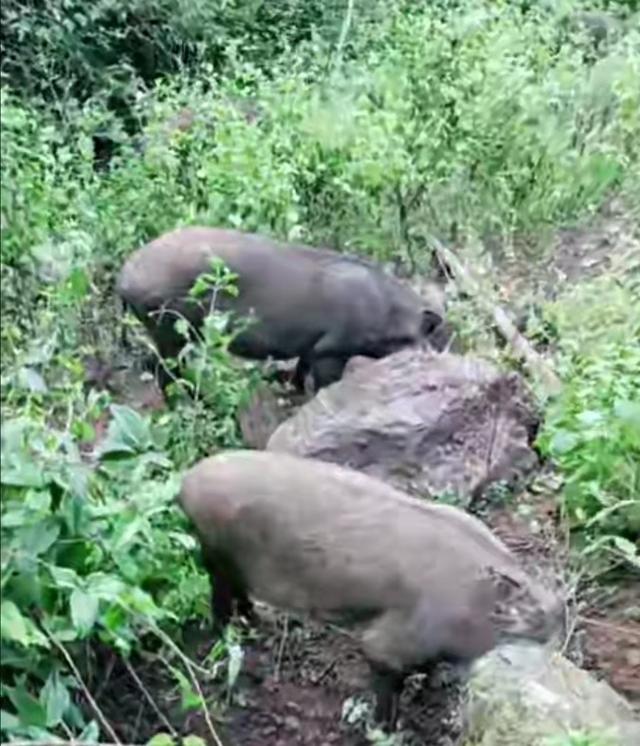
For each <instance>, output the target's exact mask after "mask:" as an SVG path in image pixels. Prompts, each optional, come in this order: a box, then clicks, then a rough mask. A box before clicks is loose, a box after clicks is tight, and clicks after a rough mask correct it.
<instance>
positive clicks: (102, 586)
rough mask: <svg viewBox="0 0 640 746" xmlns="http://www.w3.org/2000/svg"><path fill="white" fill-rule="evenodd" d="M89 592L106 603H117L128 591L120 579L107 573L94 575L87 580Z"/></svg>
mask: <svg viewBox="0 0 640 746" xmlns="http://www.w3.org/2000/svg"><path fill="white" fill-rule="evenodd" d="M86 583H87V592H89V593H91V594H92V595H94V596H95V597H96V598H101V599H104V600H105V601H116V600H117V599H118V598H119V597H120V596H121V595H122V593H124V591H125V589H126V585H125V584H124V583H123V582H122V580H120V578H117V577H115V576H114V575H107V574H106V573H92V574H91V575H89V577H87V578H86Z"/></svg>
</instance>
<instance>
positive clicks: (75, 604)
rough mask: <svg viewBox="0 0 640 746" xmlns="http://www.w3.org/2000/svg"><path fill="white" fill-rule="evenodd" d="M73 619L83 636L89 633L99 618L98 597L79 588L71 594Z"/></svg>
mask: <svg viewBox="0 0 640 746" xmlns="http://www.w3.org/2000/svg"><path fill="white" fill-rule="evenodd" d="M69 603H70V605H71V620H72V622H73V624H74V626H75V628H76V629H77V630H78V632H79V633H80V635H81V636H85V635H87V634H88V633H89V632H90V631H91V630H92V629H93V625H94V624H95V623H96V619H97V618H98V608H99V604H98V599H97V598H96V597H95V596H93V595H91V594H89V593H86V592H85V591H83V590H80V589H79V588H76V590H75V591H73V593H72V594H71V599H70V602H69Z"/></svg>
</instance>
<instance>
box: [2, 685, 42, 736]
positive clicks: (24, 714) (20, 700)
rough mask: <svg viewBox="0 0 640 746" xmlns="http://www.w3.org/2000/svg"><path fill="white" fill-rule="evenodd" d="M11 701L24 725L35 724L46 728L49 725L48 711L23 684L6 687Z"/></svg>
mask: <svg viewBox="0 0 640 746" xmlns="http://www.w3.org/2000/svg"><path fill="white" fill-rule="evenodd" d="M5 692H6V693H7V695H8V696H9V699H10V700H11V703H12V704H13V706H14V707H15V708H16V710H17V712H18V718H19V719H20V723H21V725H22V726H34V727H37V728H45V727H46V725H47V713H46V710H45V708H44V707H43V706H42V704H41V703H40V702H38V700H37V699H36V698H35V697H33V696H32V695H31V694H29V692H27V690H26V689H25V688H24V686H23V684H18V685H17V686H16V687H13V688H12V687H8V686H7V687H5Z"/></svg>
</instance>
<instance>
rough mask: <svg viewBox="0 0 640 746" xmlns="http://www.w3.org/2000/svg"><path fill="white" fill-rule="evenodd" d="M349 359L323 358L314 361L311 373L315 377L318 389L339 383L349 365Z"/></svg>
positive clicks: (314, 380) (314, 381)
mask: <svg viewBox="0 0 640 746" xmlns="http://www.w3.org/2000/svg"><path fill="white" fill-rule="evenodd" d="M347 360H348V358H343V357H322V358H320V359H314V361H313V363H312V364H311V373H312V375H313V385H314V387H315V389H316V391H317V390H318V389H321V388H322V387H323V386H328V385H329V384H331V383H335V382H336V381H339V380H340V378H341V377H342V372H343V371H344V367H345V365H346V364H347Z"/></svg>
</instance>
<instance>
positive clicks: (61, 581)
mask: <svg viewBox="0 0 640 746" xmlns="http://www.w3.org/2000/svg"><path fill="white" fill-rule="evenodd" d="M48 567H49V572H50V573H51V577H52V578H53V579H54V580H55V582H56V585H58V586H60V588H71V589H75V588H79V587H80V586H81V585H82V580H80V578H79V577H78V574H77V573H76V571H75V570H72V569H71V568H70V567H57V566H56V565H49V566H48Z"/></svg>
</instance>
